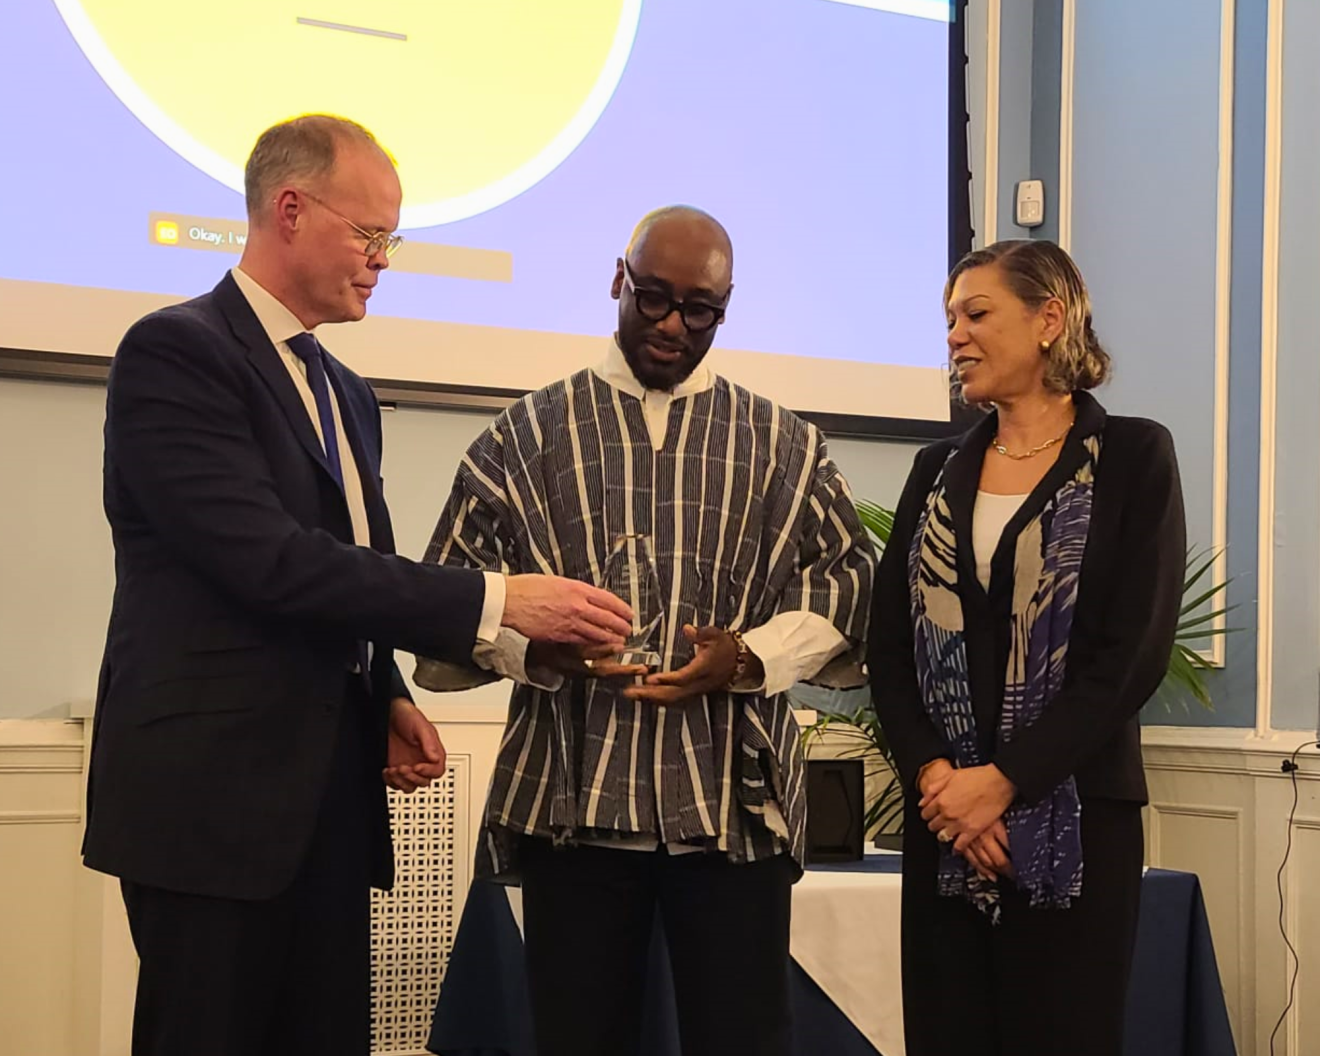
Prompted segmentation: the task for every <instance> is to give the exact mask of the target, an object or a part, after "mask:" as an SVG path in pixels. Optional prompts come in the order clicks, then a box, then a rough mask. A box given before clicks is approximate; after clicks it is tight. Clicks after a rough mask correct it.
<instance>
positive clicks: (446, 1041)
mask: <svg viewBox="0 0 1320 1056" xmlns="http://www.w3.org/2000/svg"><path fill="white" fill-rule="evenodd" d="M898 864H899V862H898V858H897V856H893V857H889V858H874V857H872V858H867V859H866V860H865V861H863V862H850V863H847V864H843V865H830V866H814V867H813V868H816V869H829V870H842V871H847V872H894V871H897V869H898ZM791 972H792V978H791V994H792V1000H793V1024H794V1034H795V1037H796V1044H795V1051H796V1052H798V1053H800V1054H802V1056H819V1054H820V1053H829V1054H830V1056H901V1054H900V1053H883V1054H877V1052H876V1050H875V1047H874V1046H872V1045H871V1043H870V1042H869V1041H867V1039H866V1038H865V1037H863V1036H862V1034H861V1033H860V1032H859V1031H858V1030H857V1028H856V1027H854V1026H853V1025H852V1023H851V1022H849V1020H848V1018H847V1017H846V1016H845V1015H844V1014H843V1013H842V1012H840V1011H839V1009H838V1008H837V1007H836V1006H835V1005H834V1003H833V1002H832V1001H831V1000H830V999H829V997H828V996H826V994H825V993H824V992H823V991H822V990H821V989H820V987H818V986H817V985H816V984H815V983H814V982H812V980H811V978H810V977H809V976H808V975H807V973H806V972H804V971H803V970H802V969H801V968H800V967H798V965H797V964H793V965H792V966H791ZM650 979H651V984H652V985H651V986H649V987H648V989H647V1004H646V1010H645V1013H644V1018H643V1024H644V1025H643V1032H642V1033H643V1038H644V1040H643V1043H642V1056H680V1053H681V1050H680V1048H679V1043H678V1024H677V1019H676V1016H675V1013H674V991H673V985H672V982H671V980H670V973H669V959H668V955H667V954H666V952H665V948H664V940H663V937H662V936H661V935H660V932H659V929H656V933H655V937H654V938H653V939H652V945H651V968H650ZM894 983H895V985H898V980H895V981H894ZM427 1047H428V1048H429V1049H430V1050H431V1051H432V1052H433V1053H437V1054H438V1056H536V1049H535V1046H534V1045H533V1043H532V1029H531V1011H530V1001H529V1000H528V996H527V975H526V972H525V970H524V967H523V956H522V936H521V934H520V933H519V931H518V925H517V924H516V923H515V922H514V918H513V913H512V911H511V910H510V909H509V902H508V898H507V897H506V896H505V893H504V890H503V889H502V888H501V887H499V886H498V885H496V884H490V883H484V882H478V883H475V884H473V885H472V889H471V890H470V891H469V892H468V899H467V904H466V906H465V907H464V909H463V917H462V920H461V921H460V922H459V927H458V934H457V935H456V936H455V939H454V948H453V951H452V953H451V954H450V958H449V967H448V969H447V970H446V973H445V981H444V985H443V987H442V989H441V991H440V999H439V1001H438V1002H437V1003H436V1009H435V1020H434V1022H433V1024H432V1027H431V1038H430V1041H429V1043H428V1045H427ZM1125 1056H1236V1049H1235V1048H1234V1044H1233V1035H1232V1032H1231V1031H1230V1029H1229V1023H1228V1010H1227V1008H1226V1007H1225V1005H1224V995H1223V990H1222V988H1221V986H1220V982H1219V969H1218V967H1217V965H1216V963H1215V953H1214V946H1213V944H1212V943H1211V940H1210V925H1209V922H1208V921H1207V919H1206V915H1205V902H1204V900H1203V898H1202V896H1201V884H1200V881H1199V880H1198V879H1197V878H1196V876H1195V875H1194V874H1192V873H1176V872H1170V871H1168V870H1164V869H1151V870H1149V871H1148V872H1147V873H1146V877H1145V880H1144V881H1143V882H1142V886H1141V920H1140V924H1139V926H1138V929H1137V949H1136V957H1135V960H1134V962H1133V970H1132V986H1131V989H1130V991H1129V994H1128V1008H1127V1041H1126V1045H1125Z"/></svg>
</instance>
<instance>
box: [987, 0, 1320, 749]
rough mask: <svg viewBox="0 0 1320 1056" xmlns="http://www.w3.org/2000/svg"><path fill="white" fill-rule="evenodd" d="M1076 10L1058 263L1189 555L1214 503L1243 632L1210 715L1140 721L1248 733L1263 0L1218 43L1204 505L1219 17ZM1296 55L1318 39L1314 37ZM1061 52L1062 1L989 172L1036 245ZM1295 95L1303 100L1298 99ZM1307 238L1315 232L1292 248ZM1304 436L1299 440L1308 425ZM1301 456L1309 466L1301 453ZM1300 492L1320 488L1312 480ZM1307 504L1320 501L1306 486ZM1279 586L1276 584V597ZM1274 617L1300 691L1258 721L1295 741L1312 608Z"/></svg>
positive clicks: (1089, 6) (1167, 6) (1052, 213)
mask: <svg viewBox="0 0 1320 1056" xmlns="http://www.w3.org/2000/svg"><path fill="white" fill-rule="evenodd" d="M1075 7H1076V23H1075V29H1074V34H1073V44H1074V56H1075V62H1074V66H1073V105H1072V110H1071V119H1072V144H1073V148H1072V159H1071V160H1072V173H1073V177H1072V195H1071V199H1070V202H1069V203H1063V204H1064V207H1065V208H1066V207H1067V206H1068V205H1069V204H1070V205H1071V214H1070V215H1071V236H1072V237H1071V247H1070V248H1071V250H1072V252H1073V255H1074V257H1075V258H1076V259H1077V262H1078V264H1079V265H1080V266H1081V268H1082V271H1083V273H1084V274H1085V275H1086V278H1087V282H1088V285H1089V286H1090V289H1091V293H1092V297H1093V300H1094V310H1095V325H1096V329H1097V331H1098V332H1099V334H1100V337H1101V339H1102V340H1103V341H1104V342H1105V344H1106V346H1107V347H1108V348H1109V350H1110V352H1111V353H1112V354H1113V356H1114V361H1115V368H1116V369H1115V378H1114V381H1113V382H1112V383H1111V385H1109V386H1108V387H1107V388H1106V389H1105V390H1103V391H1102V392H1101V394H1100V395H1101V399H1102V400H1103V401H1104V402H1105V404H1106V405H1107V406H1108V407H1109V409H1110V410H1111V411H1112V412H1114V413H1118V414H1135V415H1143V416H1146V417H1151V418H1155V419H1158V420H1159V421H1162V422H1164V423H1165V424H1166V425H1168V426H1169V428H1170V429H1171V430H1172V432H1173V434H1174V437H1175V441H1176V443H1177V446H1178V453H1179V462H1180V465H1181V469H1182V476H1183V486H1184V490H1185V494H1186V503H1187V516H1188V533H1189V537H1190V540H1191V542H1192V543H1193V545H1194V546H1197V547H1208V546H1210V545H1211V543H1212V541H1213V539H1214V535H1213V524H1214V514H1215V509H1216V504H1217V503H1218V504H1223V508H1224V509H1225V510H1226V512H1227V562H1228V575H1229V577H1230V578H1231V580H1232V582H1231V585H1230V587H1229V601H1230V603H1231V604H1233V605H1235V606H1236V609H1235V611H1234V612H1233V613H1232V615H1231V616H1230V624H1231V625H1233V626H1235V627H1238V628H1241V629H1240V630H1239V631H1238V632H1236V633H1234V634H1232V635H1230V636H1229V638H1228V642H1227V650H1226V663H1225V667H1224V669H1223V670H1222V671H1217V672H1213V673H1212V674H1211V676H1210V683H1211V691H1212V694H1213V696H1214V700H1215V710H1214V711H1213V712H1205V711H1203V710H1201V709H1200V708H1198V707H1196V706H1193V707H1192V708H1191V709H1189V710H1188V711H1187V712H1186V713H1182V712H1180V711H1177V710H1175V711H1173V712H1169V711H1167V710H1166V709H1165V708H1164V707H1163V706H1162V705H1160V704H1153V705H1151V706H1150V707H1149V708H1148V709H1147V713H1146V715H1145V719H1146V721H1148V722H1156V723H1173V724H1187V725H1219V726H1248V727H1249V726H1254V725H1255V723H1256V633H1255V629H1256V624H1257V613H1256V602H1257V565H1258V551H1257V535H1258V510H1259V505H1258V501H1257V499H1258V489H1259V459H1260V443H1259V437H1260V363H1261V357H1260V342H1261V329H1260V323H1261V254H1262V217H1263V208H1264V200H1263V188H1264V126H1265V63H1266V26H1267V18H1268V9H1267V0H1238V2H1237V4H1236V12H1235V26H1234V31H1233V33H1234V36H1233V53H1234V69H1233V79H1232V87H1233V143H1232V152H1231V154H1230V155H1228V159H1227V160H1228V163H1229V164H1230V165H1231V169H1232V176H1233V181H1232V182H1233V193H1232V201H1231V212H1230V225H1231V227H1230V229H1231V236H1232V253H1231V258H1230V259H1231V282H1230V286H1229V293H1228V306H1229V313H1230V314H1229V320H1230V321H1229V326H1228V335H1229V343H1228V363H1229V378H1230V380H1229V404H1228V413H1227V434H1228V448H1227V464H1228V483H1227V488H1226V489H1221V491H1222V494H1220V495H1216V494H1215V489H1214V457H1215V442H1214V441H1215V431H1216V421H1215V368H1216V361H1215V317H1216V275H1215V262H1216V240H1217V227H1218V179H1219V164H1220V142H1219V105H1220V73H1221V71H1220V35H1221V17H1222V10H1221V7H1220V4H1219V3H1212V2H1210V0H1161V2H1160V3H1157V4H1153V3H1150V2H1149V0H1104V2H1103V3H1085V2H1082V0H1078V2H1077V3H1076V5H1075ZM1312 16H1313V19H1314V12H1312ZM1314 20H1316V21H1317V22H1320V19H1314ZM1317 28H1318V29H1320V26H1317ZM1309 39H1310V40H1311V41H1313V42H1314V41H1317V40H1320V34H1316V35H1312V36H1311V37H1310V38H1309ZM1062 50H1063V3H1062V0H1037V3H1036V4H1035V6H1034V12H1033V33H1032V61H1031V66H1030V68H1031V74H1032V84H1031V88H1030V93H1029V94H1030V97H1031V117H1030V144H1029V146H1028V149H1027V151H1026V153H1025V154H1022V153H1020V151H1019V150H1017V149H1015V150H1014V152H1013V153H1012V154H1011V155H1010V154H1009V153H1008V152H1004V153H1003V154H1001V170H1000V171H1001V175H1000V179H1001V181H1004V182H1005V183H1008V184H1009V185H1010V189H1011V183H1012V182H1013V181H1015V180H1018V179H1023V178H1027V176H1028V175H1029V176H1031V177H1034V178H1038V179H1043V180H1044V181H1045V182H1046V197H1047V221H1046V224H1045V225H1044V226H1043V227H1041V228H1038V229H1037V230H1036V231H1035V232H1034V237H1046V238H1057V237H1058V232H1059V219H1060V200H1059V193H1060V186H1059V171H1060V165H1059V160H1058V159H1059V149H1060V147H1059V144H1060V138H1061V137H1060V134H1059V127H1060V116H1061V114H1060V107H1061V103H1060V79H1061V71H1062V60H1061V55H1062ZM1312 65H1314V64H1312ZM1312 72H1315V71H1312ZM1300 90H1310V91H1311V92H1312V94H1311V95H1310V98H1312V99H1313V98H1316V97H1317V93H1316V92H1315V89H1314V86H1311V87H1310V88H1309V89H1299V91H1300ZM1001 142H1002V141H1001ZM1314 161H1315V163H1316V168H1317V171H1316V173H1315V174H1314V177H1313V178H1312V179H1311V180H1310V186H1312V187H1315V186H1320V151H1317V152H1315V157H1314ZM1019 170H1020V171H1019ZM1317 234H1320V224H1318V225H1317V232H1316V233H1313V234H1312V235H1311V236H1310V239H1311V241H1310V242H1308V243H1307V245H1308V246H1313V245H1315V243H1316V241H1317ZM1299 241H1300V239H1299ZM1305 266H1306V265H1302V268H1303V271H1304V270H1305ZM1309 274H1310V275H1311V276H1312V277H1314V278H1316V279H1320V268H1316V267H1311V269H1310V271H1309ZM1313 362H1314V360H1313ZM1317 373H1318V374H1320V369H1318V370H1317ZM1299 378H1300V376H1299ZM1317 380H1320V378H1317ZM1306 384H1309V381H1308V382H1307V383H1306ZM1286 387H1289V388H1291V387H1292V386H1291V384H1289V385H1288V386H1286ZM1303 391H1304V390H1303ZM1313 391H1314V390H1313ZM1308 410H1309V408H1308ZM1304 420H1309V421H1310V422H1311V424H1312V426H1313V427H1314V415H1311V416H1310V418H1309V419H1304ZM1298 424H1300V423H1298ZM1280 427H1281V429H1282V430H1285V431H1284V432H1283V433H1281V435H1288V436H1290V437H1297V438H1298V439H1299V440H1300V434H1298V433H1297V432H1296V428H1295V427H1293V426H1290V425H1285V424H1284V423H1283V422H1282V417H1281V422H1280ZM1288 430H1291V431H1288ZM1282 446H1283V445H1281V447H1282ZM1287 446H1288V447H1289V448H1290V449H1295V448H1297V447H1298V446H1299V445H1296V444H1289V445H1287ZM1301 446H1302V448H1303V449H1305V450H1308V451H1311V452H1313V451H1315V450H1316V444H1315V437H1314V436H1308V437H1307V438H1306V440H1305V442H1304V444H1302V445H1301ZM1310 478H1311V479H1313V480H1316V481H1317V483H1318V484H1320V474H1316V473H1315V472H1314V470H1312V472H1311V473H1310ZM1312 494H1313V498H1315V499H1317V500H1320V487H1317V488H1316V489H1313V493H1312ZM1317 506H1320V502H1317V503H1313V504H1312V506H1305V505H1304V503H1302V502H1301V501H1300V499H1299V500H1298V509H1297V511H1296V518H1297V519H1296V521H1295V522H1294V523H1295V524H1297V525H1299V526H1300V525H1301V524H1302V523H1308V524H1309V525H1310V526H1311V531H1312V545H1311V548H1310V554H1309V556H1310V558H1311V561H1312V565H1313V566H1314V567H1313V568H1308V574H1309V573H1310V572H1314V573H1315V574H1312V575H1310V582H1312V583H1314V584H1317V585H1320V547H1317V546H1316V545H1315V541H1314V540H1315V535H1314V532H1315V526H1316V525H1317V524H1318V523H1320V521H1317V518H1316V516H1315V508H1316V507H1317ZM1307 518H1309V520H1308V519H1307ZM1281 571H1282V569H1281ZM1291 581H1292V573H1291V571H1289V573H1288V575H1287V582H1288V584H1289V588H1288V589H1289V592H1291V589H1292V588H1291ZM1281 582H1282V581H1281ZM1315 593H1317V592H1315V591H1313V592H1312V594H1313V595H1314V594H1315ZM1280 604H1281V608H1283V609H1286V615H1283V618H1282V621H1281V622H1283V623H1287V624H1288V625H1289V628H1290V636H1289V638H1288V643H1287V647H1286V648H1285V647H1284V646H1283V645H1282V643H1281V644H1280V649H1279V650H1278V656H1279V658H1280V659H1281V660H1284V659H1286V660H1287V661H1288V662H1289V663H1291V664H1293V665H1294V666H1300V667H1309V669H1310V679H1311V685H1312V687H1313V692H1312V694H1311V698H1310V702H1309V703H1308V704H1307V706H1306V707H1302V706H1300V705H1299V704H1298V703H1297V701H1298V694H1297V687H1296V686H1295V685H1294V684H1293V680H1291V679H1290V680H1289V682H1288V691H1287V692H1286V693H1276V696H1275V705H1274V715H1273V721H1274V725H1275V726H1276V727H1278V728H1287V727H1308V726H1311V725H1312V724H1313V723H1314V716H1315V707H1314V699H1315V693H1314V686H1315V684H1316V677H1317V676H1316V671H1315V664H1314V658H1315V656H1316V654H1317V649H1316V644H1317V643H1320V619H1316V618H1315V615H1316V612H1315V610H1316V608H1317V606H1316V605H1315V598H1314V596H1313V597H1312V598H1311V605H1310V610H1309V611H1308V615H1309V616H1310V617H1311V623H1310V624H1309V625H1305V626H1298V624H1299V623H1302V624H1304V623H1305V621H1299V620H1297V619H1296V617H1297V616H1299V615H1301V614H1302V612H1303V610H1304V609H1305V606H1301V607H1299V606H1296V605H1285V604H1283V602H1282V599H1280ZM1276 633H1277V632H1276ZM1308 634H1309V638H1308V637H1307V635H1308ZM1308 642H1309V645H1307V646H1306V647H1305V648H1303V646H1304V645H1306V643H1308ZM1303 657H1305V658H1307V659H1306V660H1305V661H1304V662H1303V661H1302V658H1303ZM1278 666H1279V665H1276V670H1277V667H1278ZM1276 677H1278V676H1277V674H1276ZM1308 708H1309V710H1307V709H1308Z"/></svg>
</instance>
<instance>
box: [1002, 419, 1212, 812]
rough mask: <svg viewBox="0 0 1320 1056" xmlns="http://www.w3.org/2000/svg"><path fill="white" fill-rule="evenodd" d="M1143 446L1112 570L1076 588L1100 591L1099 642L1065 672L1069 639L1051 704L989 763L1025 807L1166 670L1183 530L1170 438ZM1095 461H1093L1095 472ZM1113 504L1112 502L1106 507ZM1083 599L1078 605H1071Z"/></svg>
mask: <svg viewBox="0 0 1320 1056" xmlns="http://www.w3.org/2000/svg"><path fill="white" fill-rule="evenodd" d="M1144 440H1145V442H1144V443H1141V444H1139V445H1134V450H1133V452H1132V455H1131V458H1132V460H1133V466H1134V467H1135V468H1134V471H1133V473H1132V476H1131V479H1130V482H1129V483H1128V486H1127V490H1126V493H1125V494H1124V495H1122V496H1121V501H1123V502H1124V504H1125V509H1124V511H1123V515H1122V518H1121V519H1120V521H1119V532H1120V539H1119V545H1118V546H1117V547H1115V548H1114V550H1113V552H1114V553H1115V554H1117V555H1118V560H1117V562H1116V564H1115V567H1113V568H1112V569H1106V570H1105V571H1106V572H1108V573H1109V575H1108V576H1106V579H1105V581H1104V582H1098V581H1092V582H1087V581H1085V580H1084V581H1083V583H1082V585H1081V590H1083V591H1085V590H1088V589H1091V590H1095V589H1100V590H1108V597H1107V599H1106V602H1105V605H1104V608H1103V611H1102V613H1101V615H1100V618H1099V620H1098V622H1097V624H1096V627H1097V629H1098V631H1097V633H1098V636H1099V640H1098V641H1097V642H1095V643H1094V647H1093V648H1088V649H1087V651H1086V660H1085V663H1084V666H1082V667H1074V666H1073V664H1072V655H1071V650H1072V649H1074V648H1075V645H1076V642H1075V638H1074V643H1072V644H1071V645H1070V656H1069V664H1068V674H1067V678H1066V680H1065V683H1064V687H1063V689H1062V690H1061V691H1060V693H1059V696H1058V697H1057V698H1055V700H1054V702H1053V703H1052V704H1051V705H1050V706H1049V708H1047V709H1046V711H1045V713H1044V714H1043V715H1042V716H1041V717H1040V719H1039V720H1038V721H1037V722H1036V723H1034V724H1033V725H1032V726H1030V727H1028V728H1027V729H1025V730H1023V731H1022V732H1021V733H1019V734H1018V735H1017V737H1016V738H1015V739H1014V740H1013V741H1012V743H1010V744H1007V745H1004V746H1003V747H1002V748H1000V749H999V751H998V752H997V755H996V759H995V763H996V764H997V765H998V766H999V769H1000V770H1002V771H1003V772H1004V774H1005V775H1006V776H1007V777H1008V779H1009V780H1010V781H1012V782H1013V784H1014V785H1016V786H1017V789H1018V794H1019V795H1020V796H1021V797H1022V799H1024V800H1025V801H1026V802H1028V803H1034V802H1036V801H1038V800H1040V799H1041V798H1043V797H1044V796H1045V795H1047V794H1048V793H1049V792H1050V791H1051V790H1052V789H1053V788H1055V787H1056V786H1057V785H1058V784H1059V783H1060V782H1062V781H1064V780H1065V779H1066V778H1067V777H1068V776H1069V775H1070V774H1074V773H1076V772H1077V770H1078V769H1079V768H1080V767H1081V766H1082V765H1083V764H1084V763H1085V762H1087V760H1088V757H1089V756H1090V755H1091V754H1092V753H1093V752H1095V751H1096V750H1098V749H1100V748H1102V747H1104V746H1105V745H1106V744H1107V743H1108V742H1109V741H1110V739H1111V738H1112V737H1113V736H1114V735H1115V734H1116V733H1117V732H1118V731H1119V729H1120V728H1121V727H1122V726H1123V724H1124V723H1125V722H1127V721H1128V720H1129V719H1131V718H1132V716H1134V715H1135V714H1136V713H1137V712H1138V711H1140V710H1141V708H1142V706H1143V705H1144V704H1145V703H1146V701H1147V700H1149V699H1150V696H1151V694H1152V693H1154V692H1155V690H1156V689H1157V688H1158V687H1159V684H1160V681H1161V680H1162V679H1163V678H1164V675H1165V672H1166V671H1168V668H1169V655H1170V653H1171V652H1172V649H1173V641H1174V635H1175V634H1176V631H1177V625H1178V614H1179V610H1180V609H1181V607H1182V594H1183V578H1184V572H1185V569H1186V558H1187V532H1186V526H1185V524H1184V521H1183V499H1182V487H1181V485H1180V483H1179V480H1178V463H1177V459H1176V458H1175V456H1174V451H1173V438H1172V437H1171V436H1170V435H1169V432H1168V430H1166V429H1165V428H1163V427H1162V426H1153V427H1151V428H1150V429H1149V433H1148V436H1147V437H1146V438H1144ZM1124 454H1125V455H1126V454H1127V453H1126V452H1125V453H1124ZM1115 455H1117V452H1115ZM1103 460H1104V455H1103V453H1102V454H1101V470H1100V471H1101V472H1102V473H1103V472H1104V461H1103ZM1102 498H1103V497H1102V496H1097V501H1101V499H1102ZM1119 499H1120V497H1119V496H1118V495H1113V496H1112V497H1110V498H1108V500H1107V501H1119ZM1082 601H1083V599H1082V598H1081V597H1079V598H1078V604H1079V605H1080V604H1081V603H1082ZM1088 644H1089V643H1088Z"/></svg>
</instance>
